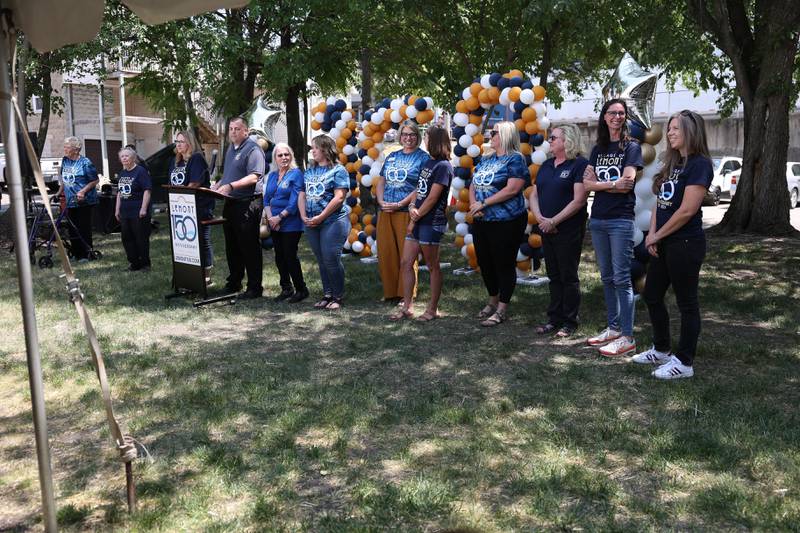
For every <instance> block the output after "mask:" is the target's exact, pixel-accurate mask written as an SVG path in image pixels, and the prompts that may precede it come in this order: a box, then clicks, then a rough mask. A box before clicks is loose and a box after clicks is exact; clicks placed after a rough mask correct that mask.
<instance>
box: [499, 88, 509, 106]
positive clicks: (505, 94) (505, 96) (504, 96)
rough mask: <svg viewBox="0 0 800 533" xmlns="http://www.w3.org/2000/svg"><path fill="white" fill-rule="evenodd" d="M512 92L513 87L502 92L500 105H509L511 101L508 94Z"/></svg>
mask: <svg viewBox="0 0 800 533" xmlns="http://www.w3.org/2000/svg"><path fill="white" fill-rule="evenodd" d="M509 91H511V87H506V88H505V89H503V90H502V91H501V92H500V103H501V104H503V105H509V104H510V103H511V100H509V99H508V93H509Z"/></svg>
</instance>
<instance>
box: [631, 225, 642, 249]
mask: <svg viewBox="0 0 800 533" xmlns="http://www.w3.org/2000/svg"><path fill="white" fill-rule="evenodd" d="M642 239H644V233H642V230H640V229H639V228H633V245H634V246H639V243H640V242H642Z"/></svg>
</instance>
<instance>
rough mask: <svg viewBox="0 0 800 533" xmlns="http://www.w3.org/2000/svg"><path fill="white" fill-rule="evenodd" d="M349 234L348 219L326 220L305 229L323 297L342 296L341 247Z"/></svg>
mask: <svg viewBox="0 0 800 533" xmlns="http://www.w3.org/2000/svg"><path fill="white" fill-rule="evenodd" d="M333 216H335V215H333ZM349 233H350V217H348V216H343V217H340V218H338V219H336V220H330V219H328V220H326V221H325V222H323V223H322V224H320V225H319V226H317V227H314V228H306V237H307V238H308V244H309V245H310V246H311V250H312V251H313V252H314V255H315V256H316V258H317V263H318V264H319V277H320V279H321V280H322V292H323V294H325V296H333V297H334V298H341V297H342V296H344V265H343V264H342V247H343V246H344V242H345V241H346V240H347V235H348V234H349Z"/></svg>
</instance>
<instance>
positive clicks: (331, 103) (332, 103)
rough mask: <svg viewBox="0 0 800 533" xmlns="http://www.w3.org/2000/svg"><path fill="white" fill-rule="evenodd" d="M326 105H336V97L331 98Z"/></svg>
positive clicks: (326, 101)
mask: <svg viewBox="0 0 800 533" xmlns="http://www.w3.org/2000/svg"><path fill="white" fill-rule="evenodd" d="M325 103H326V104H328V105H336V97H335V96H329V97H328V99H327V100H325Z"/></svg>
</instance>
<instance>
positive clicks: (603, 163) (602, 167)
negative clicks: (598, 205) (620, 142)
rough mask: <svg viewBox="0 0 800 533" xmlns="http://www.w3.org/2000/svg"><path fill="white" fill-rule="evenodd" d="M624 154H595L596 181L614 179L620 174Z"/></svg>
mask: <svg viewBox="0 0 800 533" xmlns="http://www.w3.org/2000/svg"><path fill="white" fill-rule="evenodd" d="M623 159H625V154H600V155H598V156H597V164H596V165H595V171H594V172H595V174H596V175H597V181H616V180H618V179H619V177H620V176H621V175H622V161H623Z"/></svg>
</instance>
